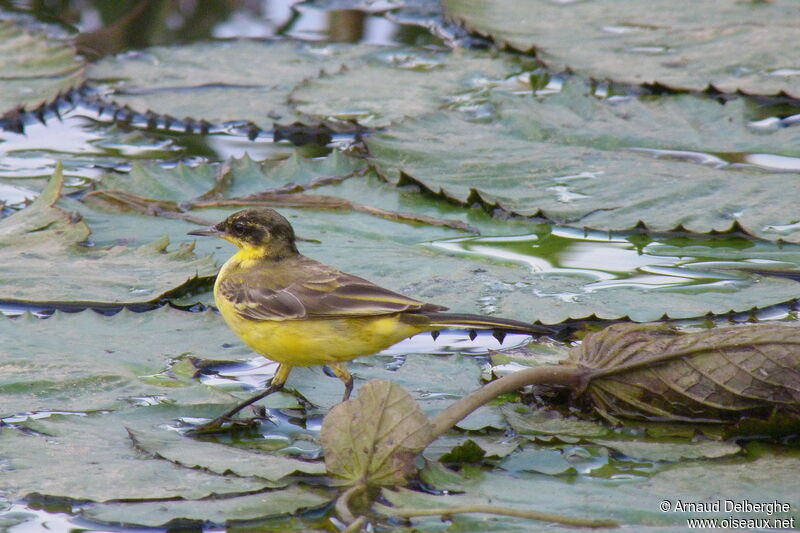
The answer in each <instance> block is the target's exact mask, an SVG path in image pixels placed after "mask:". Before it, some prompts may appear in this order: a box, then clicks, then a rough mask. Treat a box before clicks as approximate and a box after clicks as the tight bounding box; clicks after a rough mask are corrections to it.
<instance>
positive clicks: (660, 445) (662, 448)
mask: <svg viewBox="0 0 800 533" xmlns="http://www.w3.org/2000/svg"><path fill="white" fill-rule="evenodd" d="M591 441H592V442H594V443H595V444H600V445H601V446H605V447H606V448H611V449H612V450H614V451H616V452H619V453H621V454H622V455H627V456H628V457H631V458H634V459H643V460H645V461H679V460H681V459H715V458H717V457H725V456H727V455H733V454H736V453H739V452H741V451H742V449H741V448H740V447H739V445H738V444H736V443H734V442H725V441H716V440H702V441H699V442H687V441H684V442H673V441H669V440H667V441H653V442H647V441H642V440H610V439H591Z"/></svg>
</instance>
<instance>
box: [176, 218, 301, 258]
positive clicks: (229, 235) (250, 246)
mask: <svg viewBox="0 0 800 533" xmlns="http://www.w3.org/2000/svg"><path fill="white" fill-rule="evenodd" d="M189 235H202V236H207V237H220V238H222V239H225V240H226V241H228V242H231V243H233V244H235V245H236V246H238V247H239V248H242V249H243V250H247V251H249V252H251V254H252V255H254V256H262V257H267V258H273V259H278V258H282V257H286V256H288V255H292V254H296V253H298V252H297V246H296V245H295V236H294V229H293V228H292V225H291V224H290V223H289V221H288V220H286V219H285V218H284V217H283V215H281V214H280V213H278V212H277V211H275V210H274V209H269V208H266V207H258V208H253V209H245V210H243V211H237V212H236V213H234V214H232V215H231V216H229V217H228V218H226V219H225V220H223V221H222V222H220V223H219V224H216V225H214V226H211V227H209V228H203V229H198V230H194V231H190V232H189Z"/></svg>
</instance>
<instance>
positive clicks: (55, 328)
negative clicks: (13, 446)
mask: <svg viewBox="0 0 800 533" xmlns="http://www.w3.org/2000/svg"><path fill="white" fill-rule="evenodd" d="M0 338H5V339H14V342H8V343H5V345H4V347H3V360H2V362H0V368H2V369H3V370H2V372H0V396H2V398H3V401H2V403H0V417H8V416H13V415H17V414H21V413H26V412H39V411H44V412H46V411H96V410H101V409H119V408H122V407H125V406H130V405H139V404H142V403H147V401H148V400H150V401H157V402H178V403H180V404H182V405H185V406H188V405H191V404H198V403H216V404H218V405H217V409H218V410H220V411H221V410H222V409H223V406H224V405H225V404H227V403H232V402H234V401H235V398H234V397H232V396H231V395H229V394H226V393H223V392H222V391H220V390H219V389H216V388H212V387H207V386H204V385H201V384H199V383H198V382H196V381H194V380H190V379H185V378H184V379H181V377H180V376H176V375H174V374H171V373H170V372H168V368H169V366H170V362H171V361H173V360H174V359H177V358H179V357H183V356H187V355H194V356H196V357H212V356H213V357H215V358H216V359H223V358H225V357H227V358H229V359H231V360H237V359H246V358H248V357H251V353H252V352H250V350H249V349H247V348H246V347H244V346H243V345H242V344H241V343H240V342H239V341H238V339H236V337H235V336H234V334H233V333H232V332H231V331H230V330H229V329H228V327H227V326H226V325H225V323H224V322H223V321H222V319H221V318H220V317H219V315H217V314H215V313H212V312H206V313H186V312H183V311H176V310H174V309H169V308H166V307H165V308H162V309H158V310H155V311H150V312H147V313H133V312H131V311H127V310H123V311H121V312H119V313H117V314H115V315H114V316H102V315H99V314H97V313H95V312H93V311H83V312H81V313H62V312H59V311H57V312H56V313H55V314H54V315H53V316H52V317H50V318H48V319H47V320H42V319H40V318H35V317H33V316H32V315H25V316H22V317H19V318H14V319H12V318H7V317H0ZM217 414H219V413H217ZM214 416H216V414H215V415H214Z"/></svg>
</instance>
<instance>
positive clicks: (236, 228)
mask: <svg viewBox="0 0 800 533" xmlns="http://www.w3.org/2000/svg"><path fill="white" fill-rule="evenodd" d="M233 232H234V233H235V234H236V235H241V234H242V233H244V224H242V223H241V222H234V223H233Z"/></svg>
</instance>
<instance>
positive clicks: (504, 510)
mask: <svg viewBox="0 0 800 533" xmlns="http://www.w3.org/2000/svg"><path fill="white" fill-rule="evenodd" d="M380 512H381V514H385V515H389V516H397V517H401V518H411V517H414V516H437V515H442V516H449V515H454V514H463V513H484V514H495V515H502V516H513V517H517V518H528V519H531V520H541V521H543V522H555V523H558V524H563V525H567V526H576V527H619V524H618V523H617V522H615V521H614V520H592V519H587V518H572V517H569V516H562V515H557V514H550V513H540V512H539V511H525V510H522V509H514V508H511V507H495V506H493V505H464V506H461V507H431V508H428V509H413V508H405V509H395V508H392V507H382V508H381V510H380Z"/></svg>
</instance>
